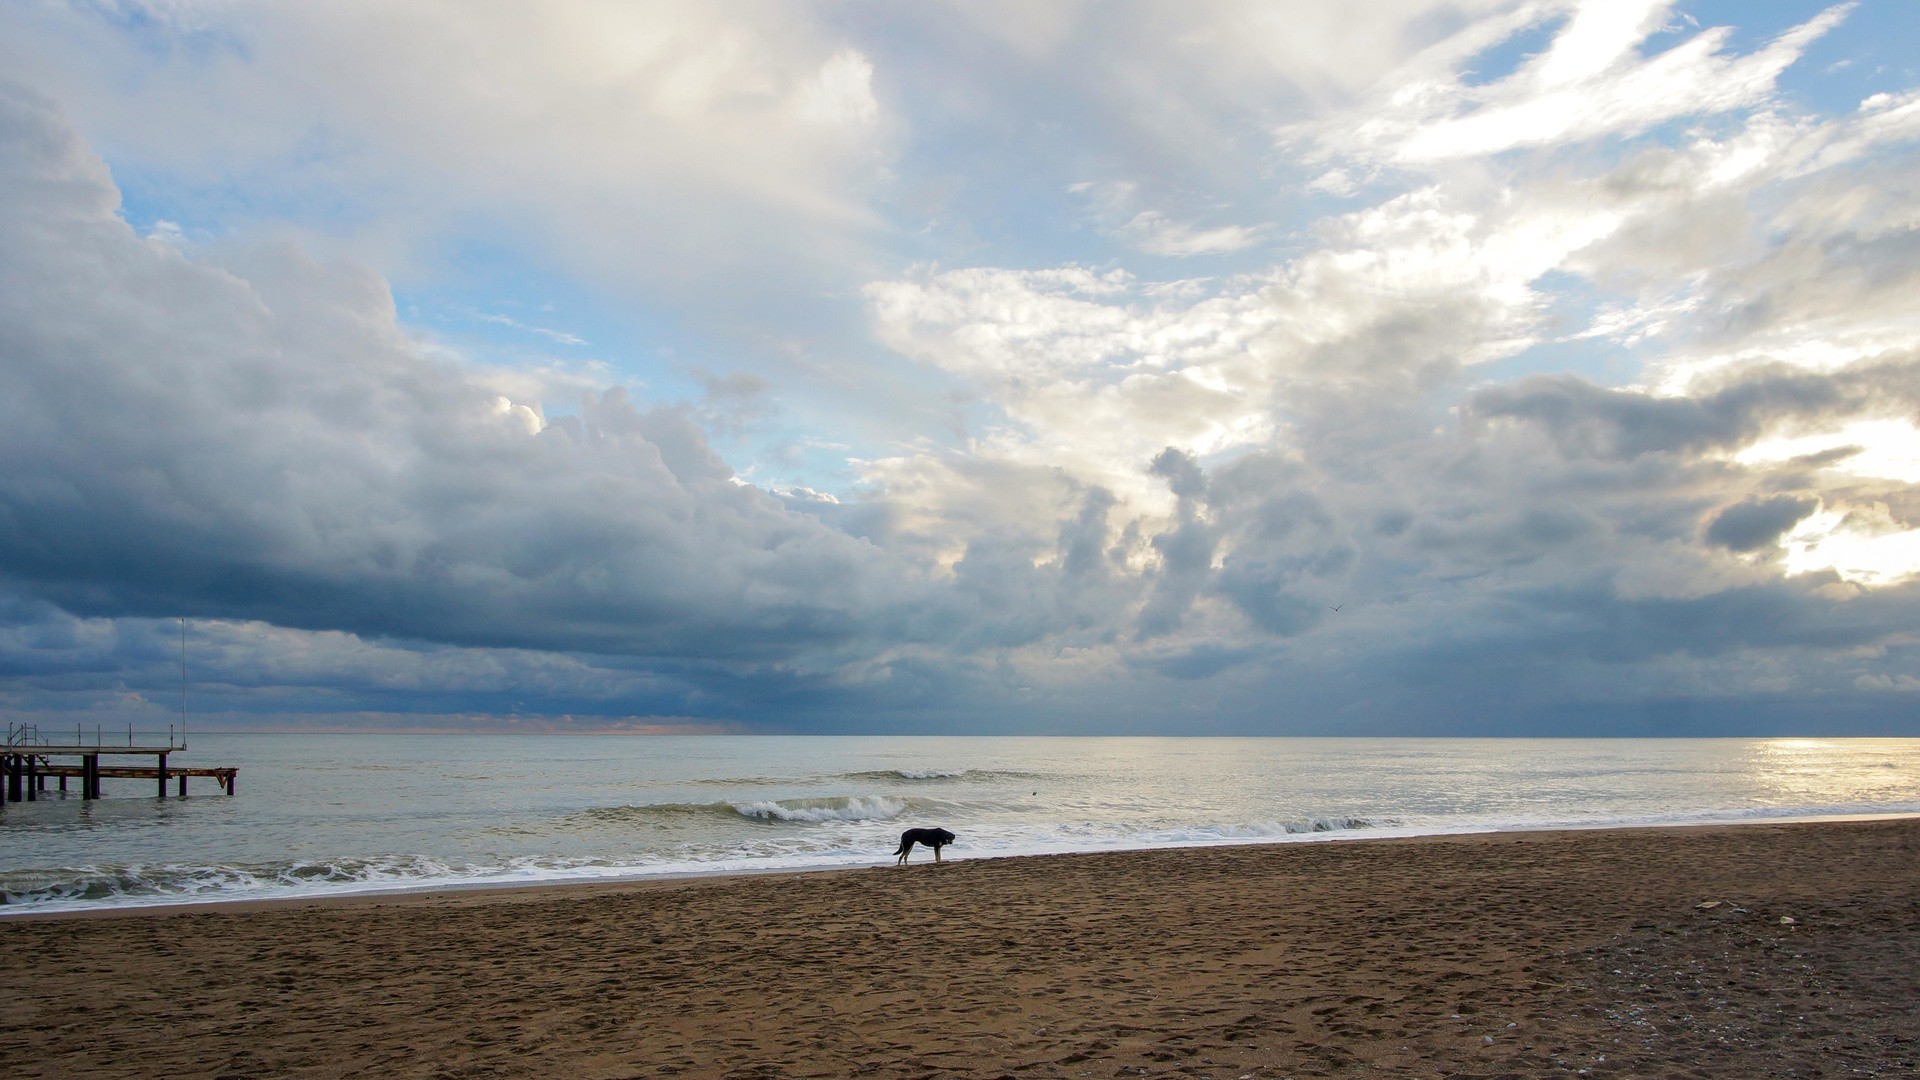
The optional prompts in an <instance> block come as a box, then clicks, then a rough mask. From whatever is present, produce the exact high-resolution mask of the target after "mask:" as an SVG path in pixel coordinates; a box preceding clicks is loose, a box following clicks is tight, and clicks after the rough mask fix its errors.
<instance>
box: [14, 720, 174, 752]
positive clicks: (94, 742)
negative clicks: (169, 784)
mask: <svg viewBox="0 0 1920 1080" xmlns="http://www.w3.org/2000/svg"><path fill="white" fill-rule="evenodd" d="M122 734H123V733H122V731H121V730H120V729H119V728H118V727H115V728H111V729H109V728H108V727H107V726H106V725H104V724H95V725H93V730H92V731H88V730H87V729H86V727H85V726H84V725H81V724H75V725H74V726H73V741H72V742H68V741H67V729H66V728H64V727H61V728H43V727H41V726H40V725H39V724H14V723H9V724H8V725H7V745H8V746H9V747H14V748H18V749H22V750H25V749H30V748H33V747H39V746H71V747H85V746H92V747H98V748H101V749H105V748H108V747H116V748H117V747H127V748H129V749H132V748H135V747H145V748H153V749H156V750H157V749H165V750H167V751H169V752H171V751H175V750H185V749H186V748H187V733H186V732H185V731H183V730H180V729H179V728H178V727H177V726H176V725H173V724H168V725H167V730H166V731H164V732H163V731H160V730H158V729H154V730H146V731H142V730H137V729H135V728H134V726H133V725H132V724H128V725H127V728H126V731H125V732H124V734H125V736H126V741H125V742H122V741H120V739H121V735H122Z"/></svg>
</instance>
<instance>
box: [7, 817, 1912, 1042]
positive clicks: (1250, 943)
mask: <svg viewBox="0 0 1920 1080" xmlns="http://www.w3.org/2000/svg"><path fill="white" fill-rule="evenodd" d="M875 861H876V867H875V868H874V869H868V870H855V871H844V872H833V873H817V874H797V875H760V876H748V877H737V878H725V879H700V880H692V881H677V882H653V883H646V884H640V885H619V886H608V885H598V886H585V887H566V888H548V889H517V890H499V891H485V892H466V893H457V894H448V895H445V896H438V897H435V896H427V897H417V896H416V897H406V898H394V897H384V898H380V897H376V898H363V899H360V900H354V901H344V902H341V901H335V902H328V903H298V902H290V903H280V904H254V905H247V906H244V907H242V906H236V905H215V906H205V907H199V908H179V909H167V910H164V911H149V912H144V913H134V914H114V915H111V916H108V917H92V918H59V917H51V918H50V917H40V918H24V919H23V918H17V917H16V918H9V919H6V920H0V948H4V949H5V956H6V958H7V961H8V963H7V964H6V968H5V970H6V971H7V973H8V979H7V987H6V989H5V991H4V995H5V1004H4V1007H0V1067H4V1068H5V1069H7V1070H8V1071H9V1072H10V1073H11V1074H12V1075H16V1076H59V1077H68V1076H150V1075H161V1074H167V1075H173V1076H232V1077H259V1076H316V1077H321V1076H324V1077H331V1076H347V1075H360V1074H366V1075H381V1076H405V1077H416V1076H417V1077H441V1076H445V1077H468V1076H565V1077H652V1076H686V1077H722V1076H730V1077H786V1076H796V1077H797V1076H854V1075H861V1076H878V1077H934V1076H941V1077H944V1076H954V1077H981V1078H985V1077H1002V1076H1009V1077H1056V1076H1059V1077H1068V1076H1088V1077H1132V1076H1212V1077H1223V1078H1243V1077H1286V1076H1294V1077H1305V1076H1423V1077H1434V1076H1475V1077H1500V1076H1513V1077H1530V1076H1552V1075H1580V1076H1602V1077H1604V1076H1616V1077H1628V1076H1634V1077H1641V1076H1682V1077H1687V1076H1701V1077H1742V1078H1747V1077H1761V1076H1803V1077H1805V1076H1872V1075H1881V1076H1895V1075H1914V1074H1915V1073H1916V1072H1920V820H1893V821H1870V822H1847V823H1820V824H1793V825H1743V826H1737V827H1725V828H1691V829H1646V830H1620V831H1594V832H1560V833H1508V834H1497V835H1491V836H1475V837H1447V838H1435V839H1420V840H1369V841H1351V842H1340V843H1328V844H1287V845H1272V846H1261V847H1233V848H1210V849H1188V850H1181V851H1154V852H1125V853H1113V854H1099V855H1070V856H1049V857H1043V858H1024V859H998V860H984V859H983V860H952V861H949V862H948V863H947V864H946V865H945V866H941V867H935V866H933V865H931V864H930V863H928V862H924V861H922V862H916V863H915V864H914V865H912V866H910V867H908V868H905V869H894V868H892V867H891V866H888V865H885V864H887V863H890V862H891V860H890V859H889V858H887V857H885V856H883V855H877V856H876V860H875Z"/></svg>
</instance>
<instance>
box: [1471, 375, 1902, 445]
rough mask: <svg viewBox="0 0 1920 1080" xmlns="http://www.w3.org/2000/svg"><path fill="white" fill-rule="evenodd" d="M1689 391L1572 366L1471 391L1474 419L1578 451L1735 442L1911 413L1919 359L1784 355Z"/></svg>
mask: <svg viewBox="0 0 1920 1080" xmlns="http://www.w3.org/2000/svg"><path fill="white" fill-rule="evenodd" d="M1731 378H1732V381H1731V382H1729V383H1728V384H1727V385H1723V386H1721V387H1719V388H1717V389H1714V388H1709V390H1708V392H1706V393H1704V394H1702V395H1700V396H1697V397H1656V396H1654V395H1652V394H1647V393H1643V392H1639V391H1632V390H1609V389H1606V388H1604V387H1600V386H1596V385H1594V384H1593V383H1591V382H1588V381H1587V380H1585V379H1582V378H1579V377H1578V376H1574V375H1536V376H1532V377H1530V378H1527V379H1523V380H1521V381H1520V382H1518V383H1515V384H1513V385H1511V386H1497V387H1490V388H1487V389H1483V390H1481V391H1479V392H1477V393H1475V394H1474V395H1473V396H1472V398H1470V399H1469V401H1468V402H1467V405H1466V408H1465V412H1466V414H1467V416H1468V417H1469V418H1470V419H1472V420H1475V421H1479V422H1488V421H1495V420H1515V421H1521V422H1526V423H1531V424H1536V425H1539V426H1540V427H1541V428H1542V429H1544V430H1547V431H1550V432H1551V433H1552V436H1553V439H1554V442H1555V443H1557V444H1558V445H1559V447H1560V448H1561V450H1562V452H1564V453H1566V454H1568V455H1569V456H1578V457H1612V458H1632V457H1638V456H1641V455H1644V454H1661V453H1668V454H1681V453H1685V454H1691V453H1698V452H1701V451H1704V450H1710V449H1721V448H1726V447H1731V446H1738V445H1742V444H1745V443H1749V442H1752V441H1754V440H1756V439H1757V438H1758V437H1759V436H1760V435H1761V434H1763V433H1765V432H1767V431H1769V430H1773V429H1776V428H1786V429H1788V430H1791V429H1792V428H1793V426H1794V425H1806V426H1814V425H1817V424H1818V423H1819V422H1822V421H1829V420H1832V419H1834V418H1838V417H1848V416H1906V417H1913V416H1916V415H1920V411H1917V410H1920V361H1917V360H1915V359H1914V358H1913V357H1910V356H1890V357H1884V358H1882V359H1880V360H1878V361H1875V362H1869V363H1865V364H1861V365H1858V366H1855V367H1852V368H1849V369H1847V370H1845V371H1841V372H1836V373H1825V372H1810V371H1806V370H1804V369H1799V368H1788V367H1786V366H1784V365H1781V366H1775V367H1771V368H1762V369H1759V370H1757V371H1743V372H1741V373H1739V374H1737V375H1735V376H1732V377H1731Z"/></svg>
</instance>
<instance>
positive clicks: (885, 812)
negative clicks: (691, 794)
mask: <svg viewBox="0 0 1920 1080" xmlns="http://www.w3.org/2000/svg"><path fill="white" fill-rule="evenodd" d="M732 805H733V809H734V812H735V813H737V814H739V815H740V816H741V817H750V818H761V819H764V820H768V821H801V822H820V821H891V820H893V819H894V818H897V817H899V816H900V815H901V813H902V812H904V811H905V810H906V808H907V802H906V800H905V799H895V798H891V797H889V796H885V795H862V796H855V797H852V798H826V799H781V800H764V799H763V800H759V801H755V802H744V803H734V804H732Z"/></svg>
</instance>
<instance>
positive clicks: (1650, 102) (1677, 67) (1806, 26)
mask: <svg viewBox="0 0 1920 1080" xmlns="http://www.w3.org/2000/svg"><path fill="white" fill-rule="evenodd" d="M1670 6H1671V4H1670V3H1669V2H1668V0H1640V2H1636V3H1613V2H1588V3H1583V4H1579V5H1576V6H1574V7H1573V11H1572V14H1571V16H1570V17H1569V18H1568V19H1567V20H1566V22H1565V24H1564V25H1563V26H1562V27H1561V29H1560V30H1559V32H1558V33H1556V34H1555V36H1554V38H1553V41H1552V44H1551V45H1549V46H1548V48H1547V49H1546V50H1545V51H1543V52H1541V53H1540V54H1538V55H1535V56H1533V57H1531V58H1529V59H1528V60H1526V61H1525V62H1524V63H1522V64H1521V65H1520V66H1519V67H1518V68H1516V69H1515V70H1514V71H1513V72H1512V73H1510V74H1508V75H1506V76H1504V77H1501V78H1499V79H1497V80H1495V81H1493V82H1490V83H1485V84H1480V85H1474V84H1471V83H1469V82H1468V81H1467V80H1466V78H1465V77H1464V76H1465V74H1466V72H1465V70H1464V67H1465V65H1466V63H1467V62H1469V61H1470V60H1471V58H1472V57H1473V56H1475V55H1478V53H1479V52H1480V50H1482V49H1484V48H1486V47H1487V46H1488V45H1490V44H1492V43H1493V42H1492V41H1489V40H1488V39H1487V38H1486V37H1485V36H1484V32H1485V31H1484V28H1481V29H1478V30H1476V31H1475V32H1470V35H1469V34H1463V39H1464V40H1462V41H1459V42H1444V43H1442V44H1441V45H1439V46H1436V47H1435V48H1434V49H1433V50H1432V51H1431V54H1430V55H1428V56H1424V57H1418V58H1416V59H1414V60H1413V61H1411V62H1410V63H1409V64H1408V65H1407V68H1406V69H1405V70H1403V71H1402V72H1400V73H1397V74H1395V75H1390V76H1388V77H1387V78H1386V79H1384V80H1383V81H1382V85H1381V86H1380V88H1379V89H1377V90H1376V91H1375V95H1374V96H1373V97H1372V98H1371V99H1370V100H1369V101H1368V102H1367V104H1366V105H1365V106H1364V107H1363V109H1360V110H1355V111H1354V112H1353V113H1349V114H1345V115H1336V116H1331V117H1327V118H1323V119H1316V120H1314V121H1311V122H1308V123H1304V124H1298V125H1292V126H1289V127H1286V128H1284V129H1282V138H1283V139H1284V140H1286V141H1287V142H1290V143H1299V144H1303V145H1306V146H1308V147H1310V148H1312V150H1313V151H1314V152H1315V153H1316V154H1317V155H1319V156H1320V157H1322V158H1332V157H1346V158H1355V159H1359V160H1363V161H1370V162H1375V163H1380V164H1395V165H1403V166H1431V165H1435V164H1437V163H1440V162H1444V161H1448V160H1452V159H1458V158H1473V157H1484V156H1488V155H1493V154H1498V153H1501V152H1503V151H1508V150H1513V149H1517V148H1525V147H1539V146H1547V145H1565V144H1570V143H1579V142H1587V141H1592V140H1596V139H1602V138H1618V137H1630V136H1634V135H1639V134H1641V133H1643V132H1646V131H1648V130H1649V129H1651V128H1653V127H1654V126H1656V125H1658V124H1661V123H1664V122H1667V121H1670V120H1674V119H1677V118H1680V117H1691V116H1712V115H1715V114H1720V113H1725V112H1729V111H1731V110H1735V109H1741V108H1746V107H1750V106H1753V105H1756V104H1759V103H1760V102H1762V101H1764V100H1765V99H1766V97H1767V95H1768V94H1769V93H1770V92H1771V91H1772V89H1773V86H1774V82H1775V80H1776V79H1777V78H1778V77H1779V75H1780V73H1781V72H1782V71H1784V70H1786V68H1787V67H1788V66H1790V65H1791V64H1793V63H1794V61H1796V60H1798V59H1799V58H1800V55H1801V54H1802V53H1803V52H1804V51H1805V49H1806V48H1807V46H1808V45H1809V44H1811V43H1812V42H1813V41H1815V40H1816V39H1818V38H1819V37H1821V36H1822V35H1823V34H1826V33H1827V32H1828V31H1830V30H1831V29H1833V27H1835V26H1836V25H1838V24H1839V23H1840V22H1841V20H1842V19H1844V18H1845V17H1846V13H1847V11H1848V10H1849V9H1850V7H1851V5H1846V4H1842V5H1837V6H1835V7H1831V8H1828V9H1827V10H1825V11H1823V12H1821V13H1820V14H1818V15H1817V16H1815V17H1814V18H1812V19H1810V20H1808V21H1807V22H1805V23H1802V24H1801V25H1799V26H1796V27H1794V28H1792V29H1790V30H1788V31H1786V32H1785V33H1783V34H1781V35H1779V36H1778V37H1776V38H1775V39H1774V40H1773V41H1772V42H1770V43H1768V44H1767V45H1766V46H1764V47H1763V48H1761V49H1759V50H1757V51H1755V52H1752V53H1749V54H1747V55H1744V56H1731V55H1727V54H1726V53H1725V52H1724V51H1723V50H1724V47H1725V45H1726V43H1727V41H1728V39H1729V37H1730V36H1731V31H1730V29H1729V28H1726V27H1718V28H1713V29H1709V30H1703V31H1700V32H1699V33H1696V34H1693V35H1692V36H1690V37H1688V38H1687V39H1686V40H1684V41H1681V42H1680V43H1678V44H1675V45H1672V46H1670V47H1668V48H1666V49H1663V50H1660V51H1658V52H1655V53H1653V54H1651V55H1643V54H1642V53H1640V52H1639V51H1637V50H1638V48H1639V46H1641V45H1642V44H1643V43H1644V42H1645V41H1646V40H1647V38H1648V37H1650V36H1651V35H1652V34H1653V33H1654V32H1656V31H1659V30H1663V29H1666V25H1667V24H1666V13H1667V9H1668V8H1669V7H1670ZM1552 10H1553V9H1552V8H1550V7H1545V6H1543V7H1542V8H1539V9H1536V11H1538V12H1539V15H1536V18H1538V17H1539V16H1541V15H1545V14H1547V13H1548V12H1550V11H1552ZM1496 25H1497V24H1496ZM1525 25H1526V23H1525V22H1521V21H1515V22H1511V23H1507V24H1505V26H1503V27H1501V29H1504V30H1505V31H1506V32H1508V33H1513V32H1517V31H1519V30H1520V29H1522V28H1523V27H1524V26H1525ZM1669 32H1671V31H1669ZM1462 46H1466V47H1464V48H1463V47H1462Z"/></svg>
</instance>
